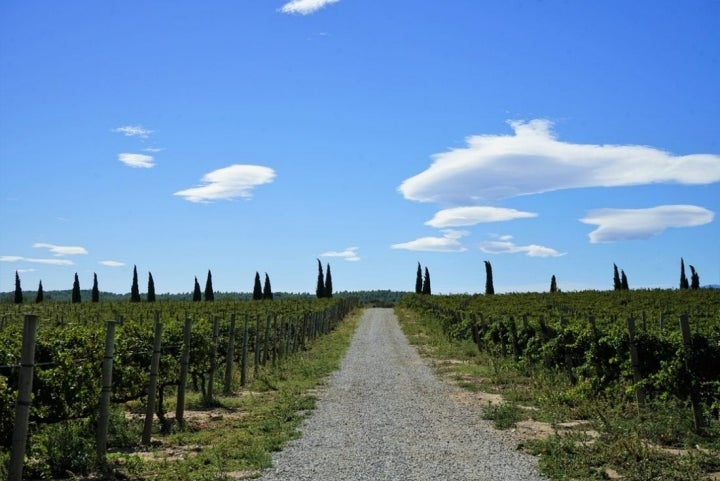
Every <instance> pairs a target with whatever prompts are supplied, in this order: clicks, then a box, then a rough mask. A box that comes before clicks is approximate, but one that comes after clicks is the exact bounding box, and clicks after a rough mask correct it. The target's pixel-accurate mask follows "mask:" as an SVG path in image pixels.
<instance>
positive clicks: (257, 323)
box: [253, 314, 262, 377]
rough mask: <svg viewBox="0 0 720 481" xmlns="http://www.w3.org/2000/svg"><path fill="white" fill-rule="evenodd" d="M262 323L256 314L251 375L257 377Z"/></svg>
mask: <svg viewBox="0 0 720 481" xmlns="http://www.w3.org/2000/svg"><path fill="white" fill-rule="evenodd" d="M261 323H262V318H261V317H260V314H258V315H257V318H256V320H255V365H254V366H253V367H254V373H253V376H254V377H257V376H258V373H259V372H260V327H261V326H260V324H261Z"/></svg>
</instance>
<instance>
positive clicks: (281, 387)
mask: <svg viewBox="0 0 720 481" xmlns="http://www.w3.org/2000/svg"><path fill="white" fill-rule="evenodd" d="M361 314H362V313H361V311H359V310H358V311H356V312H354V313H353V314H351V316H350V317H349V319H347V320H345V321H344V322H342V323H341V324H340V325H339V326H338V327H337V328H336V330H335V331H333V332H332V333H330V334H328V335H327V336H324V337H323V338H321V339H318V340H316V341H315V342H313V343H312V345H311V346H310V347H309V349H308V350H307V351H304V352H300V353H296V354H294V355H292V356H289V357H288V358H287V359H285V360H283V361H282V362H281V363H279V364H278V366H277V367H275V368H274V369H269V368H268V369H261V370H260V374H259V376H258V378H257V379H255V380H253V381H252V382H251V383H250V384H249V385H248V386H246V388H245V389H244V390H243V391H242V392H240V393H239V394H238V395H236V396H218V398H217V401H218V403H217V404H218V406H217V407H214V408H213V409H212V410H211V411H206V412H205V413H204V414H203V413H202V410H203V409H205V408H202V399H201V398H200V396H199V395H195V394H193V395H189V396H188V399H187V404H186V405H187V406H188V407H187V408H186V420H187V426H186V428H185V429H183V430H180V429H178V428H177V427H174V432H172V433H171V434H169V435H160V434H159V433H158V432H155V433H154V434H153V438H154V439H157V440H158V441H159V443H157V445H156V446H155V448H154V450H155V455H154V456H153V457H152V458H151V459H142V458H140V456H139V455H138V454H137V453H132V452H129V453H116V454H113V455H111V456H110V457H109V459H110V464H111V467H112V468H114V469H116V470H118V471H120V472H122V473H123V475H125V476H128V477H130V478H131V479H153V480H158V481H164V480H167V481H170V480H173V481H177V480H200V481H205V480H208V481H209V480H213V481H217V480H225V479H230V476H229V473H234V476H241V475H242V476H253V473H255V474H257V473H258V471H259V470H261V469H263V468H267V467H270V465H271V462H272V458H271V453H273V452H275V451H279V450H280V449H282V447H283V446H284V445H285V444H286V443H287V442H288V441H290V440H291V439H294V438H297V437H298V436H299V435H300V433H299V431H298V427H299V425H300V424H301V422H302V421H303V419H304V418H305V417H306V416H308V415H309V414H310V412H311V410H312V409H313V408H314V407H315V400H316V399H315V396H314V394H313V389H314V388H316V387H318V385H320V384H322V382H323V381H324V379H326V377H327V376H328V375H329V374H331V373H332V372H333V371H335V370H336V369H337V368H338V367H339V364H340V361H341V360H342V357H343V356H344V354H345V352H346V350H347V348H348V346H349V345H350V340H351V337H352V334H353V333H354V331H355V328H356V327H357V325H358V322H359V320H360V317H361ZM167 409H168V411H171V410H172V409H174V406H172V404H171V402H169V403H168V405H167ZM194 410H197V411H194ZM198 412H200V416H198Z"/></svg>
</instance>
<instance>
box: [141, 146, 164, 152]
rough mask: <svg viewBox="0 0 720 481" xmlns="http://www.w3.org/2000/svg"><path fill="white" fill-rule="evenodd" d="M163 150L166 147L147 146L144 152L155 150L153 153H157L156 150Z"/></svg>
mask: <svg viewBox="0 0 720 481" xmlns="http://www.w3.org/2000/svg"><path fill="white" fill-rule="evenodd" d="M163 150H165V148H164V147H148V148H146V149H143V152H153V153H155V152H162V151H163Z"/></svg>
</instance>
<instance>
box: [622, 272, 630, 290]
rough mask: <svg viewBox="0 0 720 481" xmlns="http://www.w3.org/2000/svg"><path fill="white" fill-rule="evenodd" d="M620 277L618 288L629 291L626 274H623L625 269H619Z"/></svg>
mask: <svg viewBox="0 0 720 481" xmlns="http://www.w3.org/2000/svg"><path fill="white" fill-rule="evenodd" d="M620 277H621V280H620V289H622V290H623V291H629V290H630V286H628V280H627V276H626V275H625V271H621V275H620Z"/></svg>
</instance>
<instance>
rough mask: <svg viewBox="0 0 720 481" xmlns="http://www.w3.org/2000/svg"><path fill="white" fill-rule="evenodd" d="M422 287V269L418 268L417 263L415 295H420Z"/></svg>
mask: <svg viewBox="0 0 720 481" xmlns="http://www.w3.org/2000/svg"><path fill="white" fill-rule="evenodd" d="M422 286H423V276H422V267H420V263H419V262H418V268H417V274H416V275H415V294H422Z"/></svg>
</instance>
